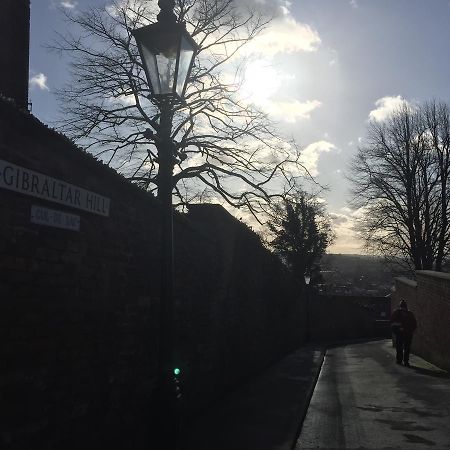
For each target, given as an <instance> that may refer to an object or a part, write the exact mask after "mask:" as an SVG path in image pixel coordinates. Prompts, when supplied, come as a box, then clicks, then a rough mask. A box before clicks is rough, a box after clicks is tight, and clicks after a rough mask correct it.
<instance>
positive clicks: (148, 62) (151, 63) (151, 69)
mask: <svg viewBox="0 0 450 450" xmlns="http://www.w3.org/2000/svg"><path fill="white" fill-rule="evenodd" d="M141 49H142V56H143V58H142V59H143V62H144V64H145V67H146V73H147V78H149V80H148V81H149V82H150V84H151V85H152V86H151V87H152V91H153V93H154V94H156V95H158V94H160V93H161V86H160V84H159V77H158V66H157V62H156V57H155V55H154V54H153V52H152V51H150V50H149V49H148V48H147V47H146V46H145V45H143V46H142V47H141Z"/></svg>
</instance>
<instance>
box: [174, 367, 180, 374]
mask: <svg viewBox="0 0 450 450" xmlns="http://www.w3.org/2000/svg"><path fill="white" fill-rule="evenodd" d="M173 373H174V374H175V375H180V373H181V370H180V369H179V368H178V367H176V368H175V369H173Z"/></svg>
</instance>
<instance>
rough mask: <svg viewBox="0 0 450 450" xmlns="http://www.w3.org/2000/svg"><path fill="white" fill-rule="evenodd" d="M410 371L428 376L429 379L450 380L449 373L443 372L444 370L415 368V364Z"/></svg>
mask: <svg viewBox="0 0 450 450" xmlns="http://www.w3.org/2000/svg"><path fill="white" fill-rule="evenodd" d="M410 369H412V370H414V371H415V372H417V373H421V374H422V375H427V376H429V377H435V378H447V379H450V374H449V373H448V372H445V371H443V370H430V369H425V368H423V367H418V366H415V365H414V364H411V365H410Z"/></svg>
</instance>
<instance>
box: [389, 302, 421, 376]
mask: <svg viewBox="0 0 450 450" xmlns="http://www.w3.org/2000/svg"><path fill="white" fill-rule="evenodd" d="M391 327H392V332H393V333H394V334H395V348H396V350H397V355H396V356H397V364H401V363H402V362H403V363H404V364H405V366H407V367H409V352H410V349H411V341H412V338H413V334H414V331H415V330H416V328H417V321H416V317H415V316H414V314H413V313H412V312H411V311H410V310H409V309H408V305H407V304H406V302H405V300H402V301H401V302H400V308H398V309H396V310H395V311H394V312H393V313H392V315H391Z"/></svg>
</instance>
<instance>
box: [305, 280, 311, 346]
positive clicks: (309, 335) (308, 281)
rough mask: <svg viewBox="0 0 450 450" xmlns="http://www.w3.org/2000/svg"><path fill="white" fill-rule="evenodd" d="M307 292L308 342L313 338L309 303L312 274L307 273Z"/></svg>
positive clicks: (306, 334)
mask: <svg viewBox="0 0 450 450" xmlns="http://www.w3.org/2000/svg"><path fill="white" fill-rule="evenodd" d="M304 277H305V286H306V289H305V292H306V333H305V340H306V342H308V341H309V340H310V339H311V310H310V303H309V283H310V282H311V275H309V274H307V273H305V275H304Z"/></svg>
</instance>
